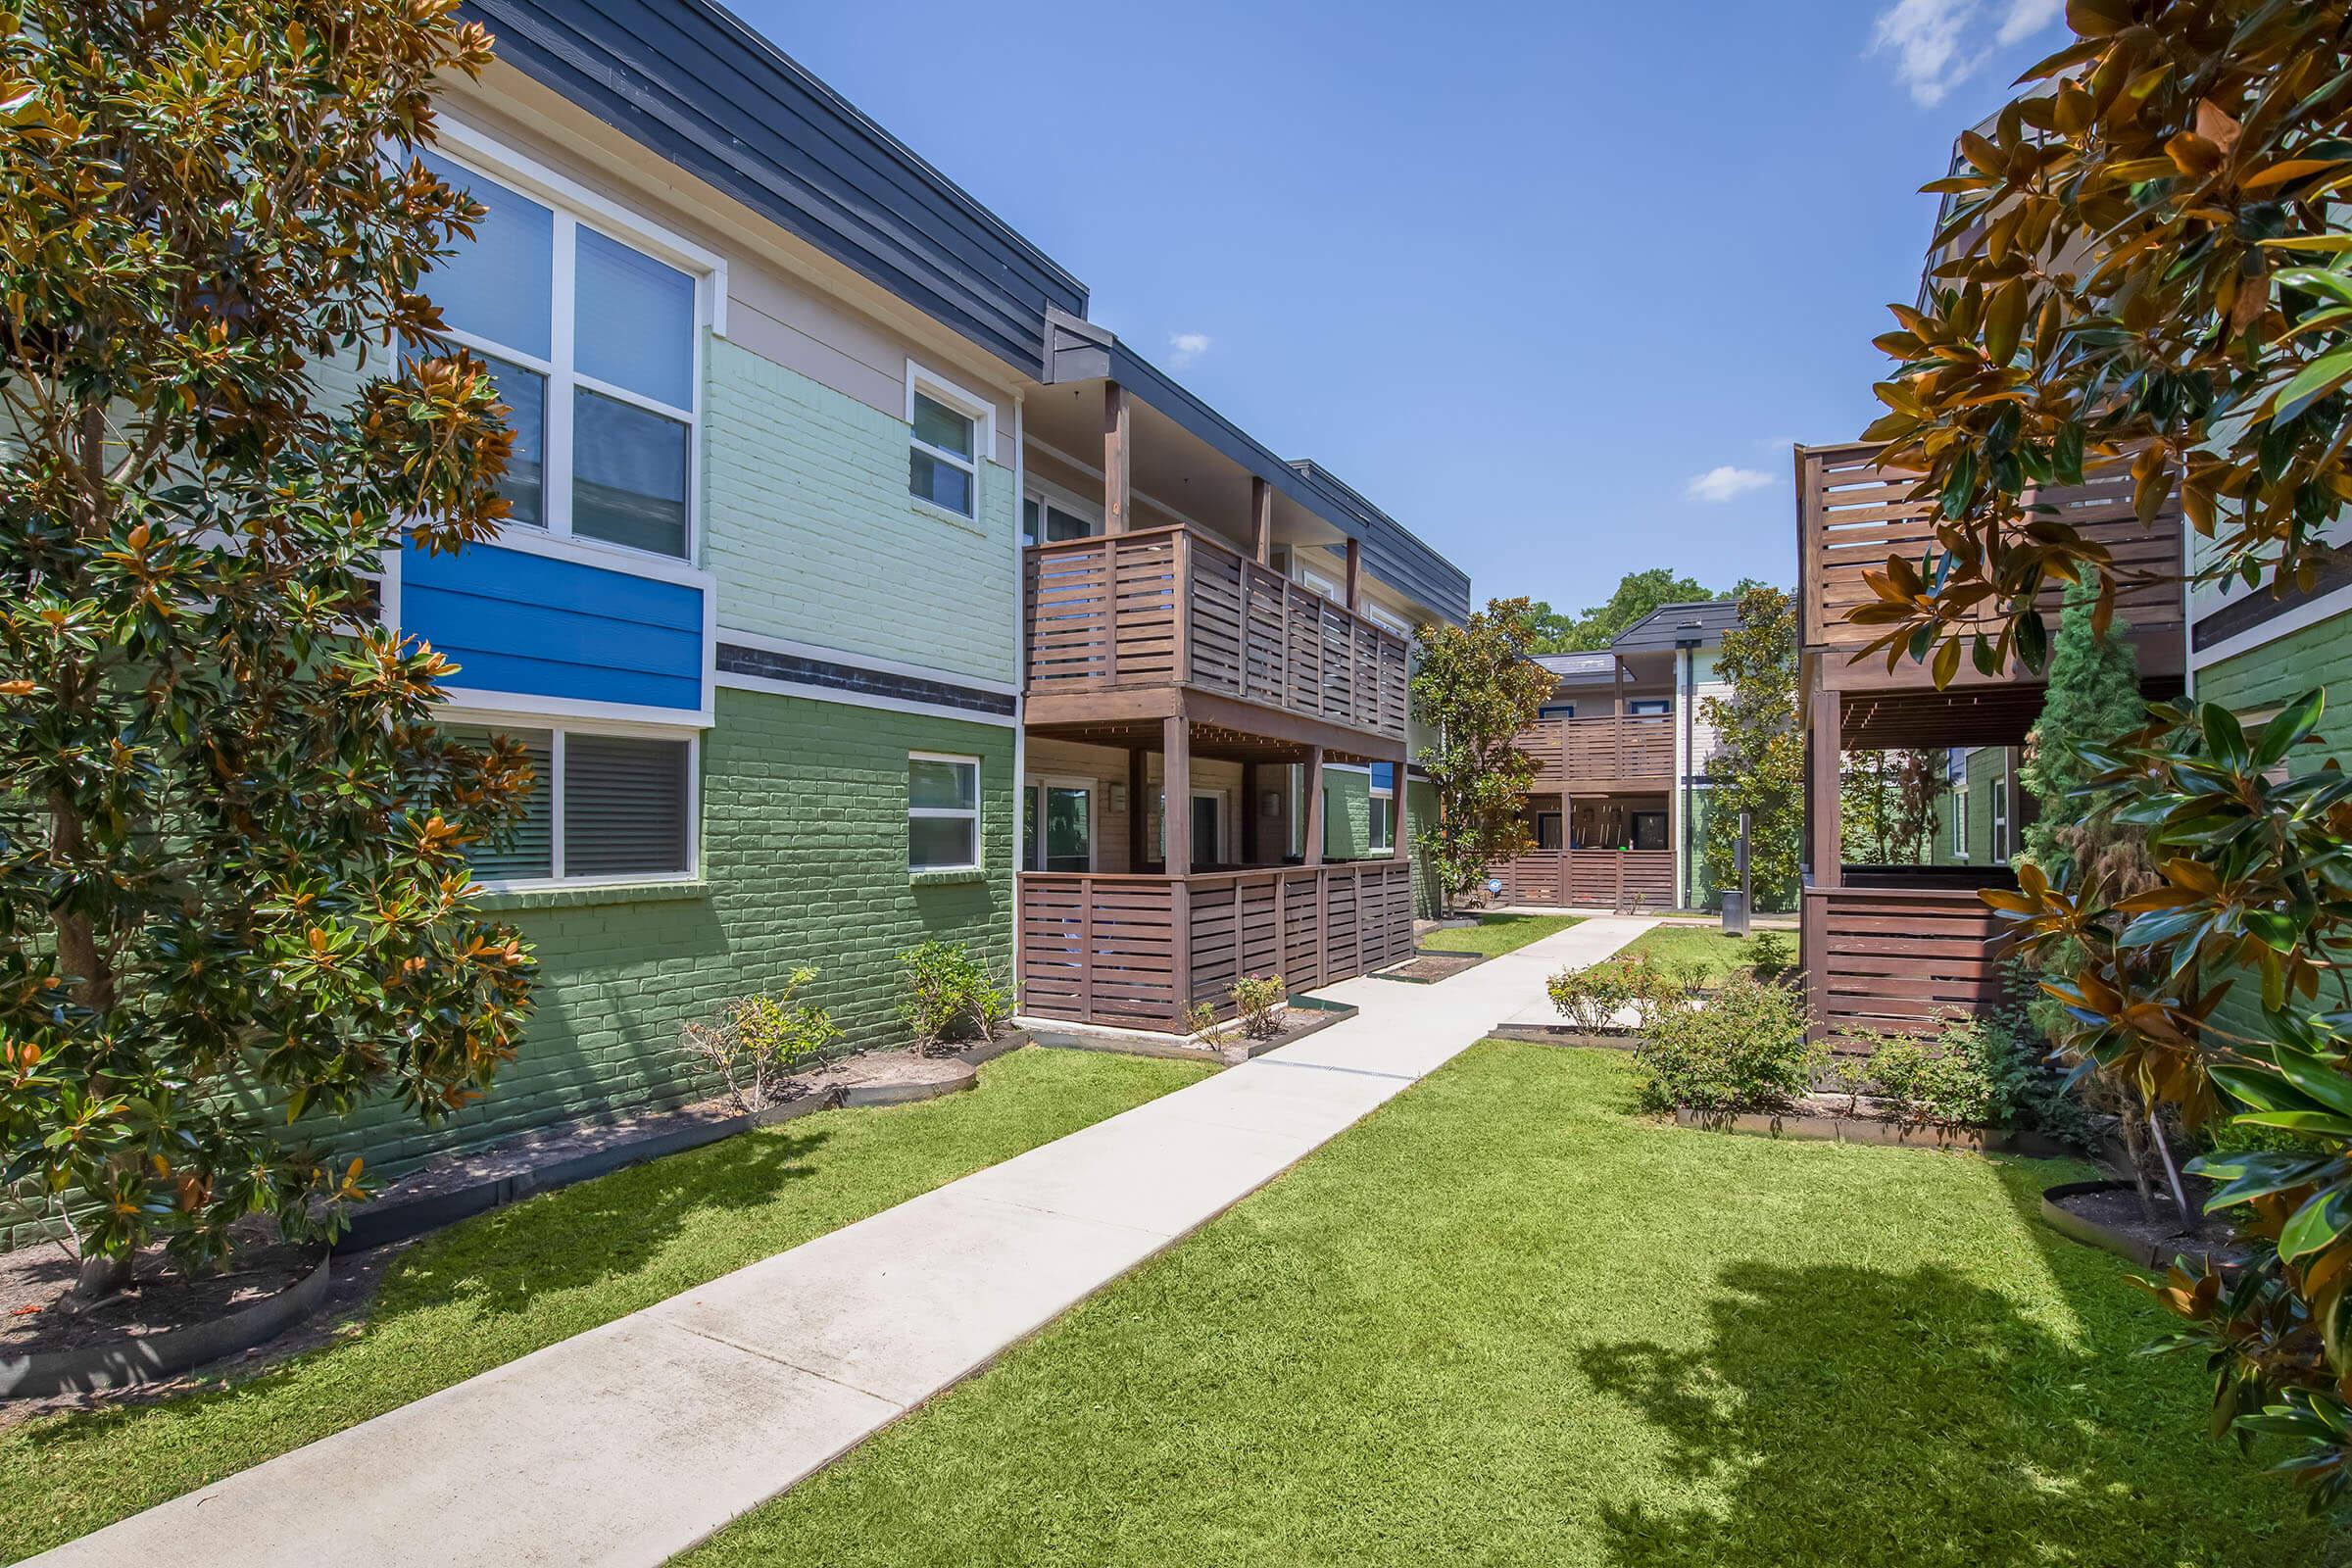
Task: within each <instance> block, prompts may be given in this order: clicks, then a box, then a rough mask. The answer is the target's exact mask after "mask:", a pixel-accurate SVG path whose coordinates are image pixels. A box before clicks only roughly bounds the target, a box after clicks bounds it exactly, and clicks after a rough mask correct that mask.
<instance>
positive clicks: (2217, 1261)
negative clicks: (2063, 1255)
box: [2041, 1177, 2244, 1274]
mask: <svg viewBox="0 0 2352 1568" xmlns="http://www.w3.org/2000/svg"><path fill="white" fill-rule="evenodd" d="M2130 1191H2131V1183H2130V1182H2126V1181H2117V1180H2115V1179H2114V1178H2112V1177H2107V1178H2101V1179H2099V1180H2096V1181H2087V1182H2060V1183H2059V1184H2058V1185H2057V1186H2055V1187H2045V1188H2043V1189H2042V1193H2041V1222H2042V1223H2043V1224H2044V1225H2047V1226H2048V1227H2049V1228H2050V1229H2052V1230H2054V1231H2056V1232H2057V1233H2058V1234H2059V1235H2061V1236H2063V1237H2065V1238H2066V1239H2067V1240H2068V1241H2070V1242H2080V1243H2081V1244H2082V1246H2084V1247H2095V1248H2097V1249H2098V1250H2101V1251H2103V1252H2113V1253H2114V1254H2115V1255H2116V1256H2118V1257H2120V1258H2123V1259H2124V1260H2125V1261H2127V1262H2130V1263H2136V1264H2137V1265H2139V1266H2140V1267H2141V1268H2148V1269H2158V1270H2162V1269H2165V1268H2168V1267H2170V1266H2171V1264H2172V1261H2173V1259H2174V1258H2176V1257H2183V1258H2186V1259H2188V1260H2189V1261H2190V1262H2191V1263H2210V1264H2211V1265H2212V1266H2213V1267H2215V1268H2217V1269H2219V1270H2221V1272H2223V1273H2224V1274H2234V1273H2236V1272H2237V1270H2238V1269H2240V1268H2242V1267H2243V1266H2244V1265H2243V1264H2242V1263H2240V1262H2238V1261H2237V1260H2236V1259H2235V1258H2232V1257H2229V1256H2227V1255H2224V1254H2220V1253H2215V1252H2212V1251H2210V1250H2205V1249H2202V1248H2198V1247H2193V1246H2189V1245H2186V1244H2183V1245H2181V1246H2178V1247H2165V1246H2163V1245H2161V1244H2159V1243H2156V1242H2151V1241H2147V1240H2145V1239H2143V1238H2141V1237H2137V1236H2133V1235H2131V1233H2130V1232H2128V1231H2119V1230H2115V1229H2113V1228H2111V1227H2109V1226H2106V1225H2102V1224H2100V1223H2099V1222H2098V1221H2097V1220H2095V1219H2092V1218H2091V1217H2090V1216H2089V1215H2087V1214H2078V1213H2076V1212H2075V1211H2074V1210H2073V1209H2071V1208H2068V1207H2067V1206H2066V1205H2065V1203H2064V1202H2063V1201H2062V1200H2064V1199H2069V1198H2078V1197H2081V1196H2082V1195H2083V1194H2086V1193H2128V1192H2130Z"/></svg>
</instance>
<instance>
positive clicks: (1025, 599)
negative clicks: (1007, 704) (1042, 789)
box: [1008, 389, 1094, 995]
mask: <svg viewBox="0 0 2352 1568" xmlns="http://www.w3.org/2000/svg"><path fill="white" fill-rule="evenodd" d="M1025 412H1026V411H1025V410H1024V409H1023V408H1022V406H1021V394H1020V392H1019V391H1018V390H1017V389H1016V390H1015V391H1014V392H1013V394H1012V903H1011V908H1010V909H1009V911H1008V913H1009V914H1010V916H1011V919H1012V980H1013V984H1014V986H1015V987H1018V986H1019V985H1020V983H1021V978H1022V976H1021V867H1023V866H1025V865H1027V864H1028V863H1029V715H1028V712H1027V710H1026V705H1025V702H1024V699H1023V696H1022V694H1023V693H1024V692H1026V691H1027V690H1028V689H1029V558H1028V556H1027V554H1026V553H1025V552H1024V551H1023V550H1022V548H1021V508H1022V507H1023V506H1024V505H1026V504H1027V502H1028V499H1029V498H1028V489H1029V451H1028V448H1029V441H1028V426H1027V424H1026V422H1025ZM1039 522H1040V524H1041V527H1042V524H1043V522H1044V515H1043V511H1042V509H1041V511H1040V515H1039ZM1040 809H1041V810H1042V809H1043V803H1042V802H1041V803H1040ZM1040 826H1043V824H1042V823H1041V824H1040ZM1087 832H1088V834H1089V838H1088V843H1089V844H1090V845H1091V844H1092V843H1093V838H1092V834H1093V832H1094V824H1093V823H1092V822H1089V823H1088V824H1087ZM1016 995H1017V991H1016Z"/></svg>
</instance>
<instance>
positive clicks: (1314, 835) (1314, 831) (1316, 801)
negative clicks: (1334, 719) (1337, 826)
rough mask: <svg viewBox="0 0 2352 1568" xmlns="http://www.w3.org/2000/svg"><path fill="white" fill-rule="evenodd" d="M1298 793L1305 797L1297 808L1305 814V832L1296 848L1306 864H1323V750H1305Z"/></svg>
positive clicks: (1315, 747) (1316, 748) (1320, 748)
mask: <svg viewBox="0 0 2352 1568" xmlns="http://www.w3.org/2000/svg"><path fill="white" fill-rule="evenodd" d="M1299 778H1300V781H1301V782H1300V786H1299V793H1300V794H1301V795H1303V796H1305V797H1306V799H1304V800H1303V801H1300V802H1299V809H1300V810H1302V811H1304V812H1305V813H1306V831H1305V832H1304V833H1302V834H1301V835H1300V836H1299V849H1300V850H1301V851H1303V852H1304V854H1305V857H1306V863H1307V864H1309V865H1321V864H1322V863H1323V748H1322V747H1320V746H1309V747H1308V748H1307V749H1306V766H1305V767H1303V768H1301V769H1300V770H1299Z"/></svg>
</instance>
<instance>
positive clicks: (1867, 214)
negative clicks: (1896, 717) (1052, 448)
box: [737, 0, 2066, 609]
mask: <svg viewBox="0 0 2352 1568" xmlns="http://www.w3.org/2000/svg"><path fill="white" fill-rule="evenodd" d="M737 6H738V9H739V11H740V13H741V14H742V15H743V16H744V17H745V19H746V20H747V21H749V22H751V23H752V24H753V25H756V26H759V27H760V28H761V29H762V30H764V31H765V32H767V34H768V35H769V36H770V37H772V38H774V39H775V40H776V41H777V42H778V43H779V44H780V45H781V46H782V47H783V48H784V50H785V51H786V52H787V53H789V54H791V55H793V56H794V57H795V58H796V59H798V60H800V61H801V62H802V63H803V64H804V65H806V66H808V67H809V69H810V70H812V71H814V72H815V73H817V74H818V75H820V76H822V77H824V78H825V79H826V80H827V81H828V82H830V83H831V84H832V85H833V86H834V87H835V88H837V89H838V90H840V91H841V92H842V93H844V94H845V95H847V96H848V97H849V98H850V99H851V100H852V101H853V102H855V103H857V104H858V106H859V107H860V108H862V109H864V110H865V111H866V112H867V113H868V114H871V115H872V116H874V117H875V118H876V119H877V120H879V121H880V122H881V123H883V124H885V125H887V126H889V127H890V128H891V129H892V130H893V131H894V132H896V133H897V134H898V135H899V136H901V137H903V138H904V139H905V140H907V142H908V143H909V144H910V145H912V146H913V147H914V148H915V149H916V150H917V151H918V152H920V153H921V154H922V155H923V156H924V157H926V158H928V159H930V160H931V161H932V162H933V163H934V164H936V165H937V166H938V167H939V168H941V169H942V170H944V171H945V172H947V173H948V174H949V175H950V176H951V177H952V178H954V179H956V180H957V181H958V182H959V183H961V184H962V185H963V186H964V187H965V188H966V189H968V190H970V191H971V192H972V193H973V195H974V196H976V197H977V198H978V199H979V200H981V201H982V202H984V203H986V204H987V205H988V206H990V207H992V208H993V209H995V210H996V212H997V213H998V214H999V215H1000V216H1001V217H1003V218H1004V219H1005V221H1008V222H1009V223H1011V224H1012V225H1013V227H1015V228H1016V229H1019V230H1020V231H1021V232H1022V233H1024V234H1026V235H1027V236H1028V237H1029V238H1030V239H1031V240H1033V241H1034V242H1036V243H1037V244H1038V245H1039V246H1040V247H1041V248H1042V249H1044V250H1045V252H1046V253H1047V254H1048V255H1050V256H1052V257H1054V260H1056V261H1058V262H1059V263H1061V264H1062V265H1063V266H1064V267H1066V268H1068V269H1069V270H1071V271H1073V272H1075V273H1076V274H1077V276H1078V277H1079V278H1080V279H1081V280H1082V281H1084V282H1085V283H1086V284H1087V285H1088V286H1089V288H1091V289H1092V290H1093V311H1092V314H1093V316H1094V319H1097V320H1099V321H1102V322H1103V323H1105V324H1107V325H1108V326H1110V327H1111V328H1112V329H1113V330H1115V331H1116V332H1118V333H1119V335H1120V336H1121V337H1122V338H1123V339H1125V340H1126V341H1127V342H1129V343H1130V344H1132V345H1134V346H1135V347H1136V348H1137V349H1138V350H1139V351H1140V352H1142V353H1144V354H1145V355H1146V356H1147V357H1149V358H1152V359H1153V360H1155V361H1156V362H1158V363H1159V364H1161V365H1162V366H1164V367H1167V368H1170V369H1173V370H1175V371H1176V372H1177V373H1178V374H1180V375H1181V376H1182V377H1183V378H1184V379H1185V380H1186V382H1187V383H1188V384H1189V385H1191V386H1192V387H1193V388H1194V390H1196V391H1197V392H1199V393H1200V394H1201V396H1202V397H1204V398H1205V399H1207V400H1208V402H1209V403H1211V404H1212V405H1214V406H1215V407H1216V408H1217V409H1218V410H1220V411H1221V412H1222V413H1224V414H1225V415H1226V416H1227V417H1230V418H1232V419H1234V420H1236V421H1237V422H1239V423H1240V424H1242V425H1243V426H1244V427H1245V428H1247V429H1249V430H1250V431H1251V432H1252V433H1253V434H1255V435H1256V436H1258V437H1259V438H1260V439H1261V440H1263V441H1265V442H1266V444H1267V445H1269V446H1271V447H1273V448H1274V449H1275V450H1276V451H1278V452H1280V453H1282V454H1284V455H1285V456H1286V457H1312V458H1314V459H1316V460H1318V461H1319V462H1321V463H1322V464H1324V465H1325V466H1327V467H1329V468H1330V469H1331V470H1332V471H1333V472H1335V473H1338V474H1339V475H1341V476H1342V477H1344V478H1346V479H1347V480H1348V482H1350V483H1351V484H1354V485H1355V486H1356V487H1357V488H1359V489H1361V490H1362V491H1364V493H1365V494H1367V495H1369V496H1371V497H1372V498H1373V499H1374V500H1375V501H1376V502H1378V503H1379V504H1380V505H1381V506H1383V507H1385V508H1386V509H1388V510H1389V511H1390V512H1391V513H1393V514H1394V515H1396V516H1397V517H1398V518H1399V519H1401V520H1402V521H1403V522H1405V523H1406V524H1407V525H1408V526H1409V527H1411V528H1413V529H1414V530H1415V531H1416V532H1418V533H1420V534H1421V535H1422V536H1423V537H1424V538H1426V539H1428V540H1429V541H1431V542H1432V543H1433V544H1435V545H1436V546H1437V547H1438V548H1439V549H1441V550H1443V551H1444V552H1445V553H1446V555H1447V556H1448V557H1450V558H1451V559H1452V560H1453V561H1455V562H1456V563H1458V564H1461V565H1462V566H1463V567H1465V568H1466V569H1468V570H1469V572H1470V573H1471V577H1472V582H1473V588H1474V592H1475V593H1476V594H1477V595H1478V596H1479V597H1480V598H1481V599H1484V598H1487V597H1490V596H1495V595H1504V594H1513V593H1526V594H1531V595H1533V596H1535V597H1537V598H1541V599H1548V600H1550V601H1552V602H1553V603H1554V604H1555V605H1558V606H1560V607H1562V608H1564V609H1576V608H1581V607H1583V606H1585V605H1588V604H1592V603H1595V602H1597V601H1598V600H1600V599H1602V598H1604V597H1606V595H1607V593H1608V591H1609V589H1610V588H1611V587H1613V586H1614V585H1615V583H1616V581H1617V578H1618V576H1619V575H1620V574H1621V573H1623V572H1625V571H1627V570H1632V569H1638V568H1641V567H1643V566H1649V565H1654V564H1671V565H1675V566H1678V567H1681V568H1683V569H1686V570H1689V571H1691V573H1692V574H1694V575H1696V576H1697V577H1699V578H1700V580H1701V581H1704V582H1706V583H1708V584H1709V585H1710V586H1724V585H1729V584H1730V583H1732V582H1733V581H1735V580H1737V579H1738V578H1740V576H1742V575H1754V576H1759V577H1767V578H1771V579H1773V580H1776V581H1782V582H1789V581H1792V580H1793V573H1794V565H1793V543H1792V540H1793V533H1794V523H1793V520H1792V516H1791V505H1792V503H1791V499H1790V480H1789V461H1790V460H1789V444H1790V443H1791V442H1792V441H1797V440H1808V441H1833V440H1840V439H1846V438H1849V437H1851V436H1852V435H1854V434H1856V433H1858V432H1859V430H1860V429H1861V427H1862V426H1863V425H1864V424H1866V423H1867V422H1868V421H1869V420H1870V419H1871V418H1872V417H1874V410H1875V409H1876V407H1877V405H1876V403H1875V401H1874V400H1873V399H1872V397H1871V395H1870V383H1871V380H1872V378H1873V376H1874V375H1875V374H1877V373H1878V371H1879V369H1880V368H1881V366H1882V365H1883V363H1884V362H1883V361H1882V360H1881V358H1880V356H1879V355H1878V353H1877V351H1876V350H1874V349H1872V348H1871V346H1870V339H1871V337H1872V336H1873V335H1874V334H1876V333H1877V332H1879V331H1882V330H1884V328H1885V325H1886V324H1887V316H1886V312H1885V304H1886V302H1887V301H1888V300H1897V299H1900V300H1908V299H1909V298H1910V297H1911V295H1912V293H1913V292H1914V290H1915V289H1916V287H1917V284H1918V275H1919V263H1920V258H1921V255H1922V253H1923V252H1924V251H1925V249H1926V245H1927V240H1928V232H1929V227H1930V224H1931V222H1932V220H1933V212H1934V207H1933V200H1932V198H1929V197H1925V196H1921V195H1919V194H1918V186H1919V185H1920V184H1921V183H1922V182H1923V181H1925V180H1928V179H1932V178H1935V177H1936V176H1937V175H1938V174H1940V173H1941V172H1943V163H1944V160H1945V158H1946V157H1947V156H1948V153H1949V149H1950V147H1951V143H1952V139H1953V137H1954V136H1955V135H1956V134H1957V133H1958V131H1959V130H1960V129H1961V128H1962V127H1963V126H1965V125H1968V124H1970V123H1974V122H1975V121H1976V120H1978V119H1980V118H1982V117H1983V116H1984V115H1985V114H1987V113H1989V112H1990V111H1991V110H1992V109H1994V108H1996V107H1998V106H1999V104H2000V103H2001V102H2003V101H2004V100H2005V97H2006V87H2007V84H2008V83H2009V81H2010V80H2011V79H2012V78H2013V77H2015V76H2016V74H2017V73H2018V72H2019V71H2020V70H2022V69H2023V68H2024V67H2025V66H2027V65H2030V64H2031V63H2032V62H2033V61H2034V60H2036V59H2038V58H2040V57H2041V56H2042V55H2044V54H2047V53H2050V52H2052V51H2054V50H2055V49H2057V48H2058V47H2059V46H2060V44H2061V42H2062V41H2063V39H2064V37H2065V35H2066V34H2065V27H2064V24H2063V22H2061V21H2060V20H2059V16H2058V13H2059V11H2060V10H2061V4H2060V0H1854V3H1847V0H1793V3H1770V0H1632V3H1595V0H1575V3H1569V4H1556V5H1542V4H1482V3H1456V4H1452V5H1446V6H1429V5H1426V4H1424V5H1415V6H1409V7H1408V6H1401V5H1395V4H1390V3H1387V0H1359V3H1355V4H1347V5H1342V4H1336V3H1332V4H1326V3H1314V4H1306V3H1288V4H1286V3H1275V4H1259V5H1247V4H1228V3H1222V0H1211V3H1205V4H1203V3H1188V4H1185V5H1181V6H1150V7H1145V6H1124V5H1115V4H1104V3H1103V0H1091V3H1086V4H1065V3H1061V0H1048V3H1037V0H999V3H998V4H995V5H992V6H987V7H980V8H975V7H972V6H970V5H968V4H966V5H949V4H936V3H933V0H897V3H894V4H892V5H890V6H887V7H883V6H808V5H785V4H779V3H774V0H737ZM1710 476H1711V477H1710Z"/></svg>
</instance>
